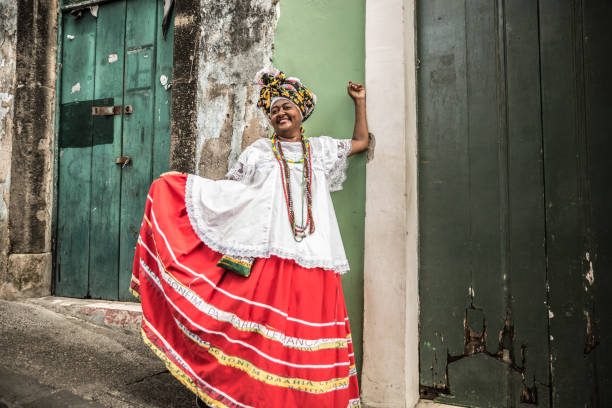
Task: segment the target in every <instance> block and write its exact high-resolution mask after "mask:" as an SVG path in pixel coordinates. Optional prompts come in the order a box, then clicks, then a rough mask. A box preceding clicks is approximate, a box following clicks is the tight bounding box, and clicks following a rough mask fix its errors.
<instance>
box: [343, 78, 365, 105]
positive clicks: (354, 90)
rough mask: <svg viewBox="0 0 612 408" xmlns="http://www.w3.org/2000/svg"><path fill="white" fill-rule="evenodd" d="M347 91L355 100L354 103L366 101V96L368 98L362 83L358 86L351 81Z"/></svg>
mask: <svg viewBox="0 0 612 408" xmlns="http://www.w3.org/2000/svg"><path fill="white" fill-rule="evenodd" d="M347 91H348V94H349V95H350V97H351V98H353V100H354V101H356V100H358V99H365V96H366V92H365V86H363V84H362V83H361V82H360V83H358V84H355V83H353V82H351V81H349V83H348V87H347Z"/></svg>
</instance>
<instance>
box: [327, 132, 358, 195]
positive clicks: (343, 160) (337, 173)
mask: <svg viewBox="0 0 612 408" xmlns="http://www.w3.org/2000/svg"><path fill="white" fill-rule="evenodd" d="M337 143H338V153H337V154H338V158H337V160H336V161H335V162H334V164H333V166H332V168H331V169H330V170H329V175H328V176H327V185H328V186H329V191H339V190H342V183H344V180H346V169H347V167H348V160H347V159H348V156H349V154H351V148H352V147H353V144H352V143H351V139H342V140H338V141H337Z"/></svg>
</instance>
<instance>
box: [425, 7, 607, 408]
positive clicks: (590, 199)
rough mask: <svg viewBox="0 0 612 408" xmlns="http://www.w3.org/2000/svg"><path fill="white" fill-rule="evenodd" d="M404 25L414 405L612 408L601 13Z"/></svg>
mask: <svg viewBox="0 0 612 408" xmlns="http://www.w3.org/2000/svg"><path fill="white" fill-rule="evenodd" d="M417 16H418V58H419V63H420V65H419V68H418V93H419V94H418V99H419V142H418V143H419V144H418V148H419V176H418V177H419V224H420V225H419V241H420V242H419V244H420V254H419V255H420V269H419V298H420V313H421V314H420V345H419V356H420V383H421V398H430V399H436V400H437V401H440V402H445V403H448V404H455V405H460V406H470V407H530V406H533V407H536V406H537V407H558V408H565V407H567V408H575V407H581V408H582V407H584V408H595V407H608V406H612V398H610V397H609V396H608V394H607V392H606V390H607V389H608V388H609V386H610V385H611V383H612V375H611V374H610V373H609V370H608V369H607V367H609V366H610V363H611V361H610V360H611V357H610V356H611V355H612V353H611V352H610V344H611V343H610V339H611V337H612V319H610V318H609V317H607V315H606V313H608V312H609V311H610V296H606V292H607V291H609V290H611V289H612V282H611V280H610V273H608V271H609V269H610V267H611V255H612V245H611V244H612V240H611V238H610V236H611V235H610V232H611V230H612V217H611V216H610V213H611V212H610V209H611V208H612V194H611V191H612V189H611V188H610V186H609V184H610V183H609V178H610V174H612V160H610V157H609V156H610V151H611V150H612V138H611V137H610V135H611V134H612V126H611V123H612V122H611V121H610V117H611V115H612V104H611V103H610V94H612V82H611V81H610V68H609V67H610V64H611V62H612V61H611V60H612V58H611V57H610V52H609V51H610V43H611V42H612V31H611V30H610V29H609V25H610V20H611V19H612V2H610V1H609V0H538V1H534V0H494V1H491V0H465V1H448V0H423V1H419V2H418V13H417Z"/></svg>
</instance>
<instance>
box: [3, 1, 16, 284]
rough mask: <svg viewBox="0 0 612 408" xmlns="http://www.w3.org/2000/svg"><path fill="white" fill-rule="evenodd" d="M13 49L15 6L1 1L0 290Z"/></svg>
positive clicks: (5, 245) (8, 181)
mask: <svg viewBox="0 0 612 408" xmlns="http://www.w3.org/2000/svg"><path fill="white" fill-rule="evenodd" d="M16 46H17V4H16V3H15V2H14V1H13V0H0V287H1V286H2V284H3V283H4V282H5V281H6V280H7V276H6V274H7V269H6V267H7V262H8V244H9V241H8V235H9V233H8V208H9V199H10V194H9V193H10V186H11V146H12V142H13V112H14V97H15V52H16V49H15V48H16Z"/></svg>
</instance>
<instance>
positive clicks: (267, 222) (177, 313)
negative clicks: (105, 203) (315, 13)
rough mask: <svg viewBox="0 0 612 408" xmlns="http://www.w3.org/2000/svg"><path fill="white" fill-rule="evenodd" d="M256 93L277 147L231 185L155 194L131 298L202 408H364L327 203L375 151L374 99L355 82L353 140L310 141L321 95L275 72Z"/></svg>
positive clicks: (343, 262) (254, 151)
mask: <svg viewBox="0 0 612 408" xmlns="http://www.w3.org/2000/svg"><path fill="white" fill-rule="evenodd" d="M257 80H258V83H259V85H260V97H259V101H258V106H259V107H261V108H262V111H263V113H264V115H265V116H266V118H267V119H268V121H269V122H270V124H271V126H272V127H273V129H274V134H273V136H272V137H271V138H270V139H260V140H258V141H256V142H255V143H253V144H252V145H251V146H249V147H248V148H246V149H245V151H244V152H243V153H242V154H241V155H240V157H239V158H238V161H237V162H236V164H235V165H234V166H233V167H232V168H231V169H230V171H229V172H228V173H227V179H228V180H220V181H213V180H209V179H205V178H202V177H198V176H195V175H182V174H180V173H175V172H171V173H166V174H165V175H163V177H162V178H160V179H159V180H156V181H155V182H154V183H153V185H152V186H151V189H150V192H149V197H148V202H147V207H146V211H145V216H144V221H143V223H142V229H141V231H140V236H139V240H138V246H137V248H136V256H135V259H134V269H133V274H134V276H133V279H132V285H131V289H132V290H133V293H134V294H135V295H136V296H140V297H141V300H142V308H143V329H142V334H143V338H144V340H145V342H146V343H147V344H148V345H149V346H150V347H151V349H152V350H153V351H154V352H155V353H156V354H157V355H158V356H159V357H160V358H161V359H162V360H163V361H164V362H165V363H166V365H167V366H168V368H169V370H170V371H171V372H172V373H173V374H174V375H175V376H176V377H177V378H178V379H179V380H181V381H182V382H183V383H184V384H185V385H186V386H187V387H189V388H190V389H191V390H192V391H193V392H194V393H195V394H196V395H197V396H198V397H199V398H201V400H200V404H204V403H206V404H208V405H211V406H215V407H246V406H251V407H266V408H269V407H342V408H345V407H354V406H359V405H360V400H359V390H358V385H357V375H356V374H357V373H356V367H355V354H354V352H353V344H352V339H351V331H350V326H349V322H348V315H347V311H346V305H345V302H344V296H343V293H342V283H341V279H340V277H341V275H342V274H344V273H346V272H348V270H349V264H348V261H347V258H346V255H345V252H344V247H343V245H342V238H341V236H340V231H339V228H338V223H337V221H336V215H335V212H334V207H333V203H332V201H331V196H330V194H329V193H330V191H337V190H340V189H341V188H342V183H343V181H344V180H345V179H346V175H345V171H346V167H347V157H348V156H349V155H350V154H353V153H358V152H360V151H363V150H364V149H365V148H366V146H367V137H368V130H367V123H366V120H365V89H364V88H363V86H362V85H361V84H352V83H350V82H349V87H348V93H349V95H350V96H351V97H352V98H353V99H354V101H355V109H356V114H357V115H356V121H355V130H354V135H353V139H333V138H331V137H328V136H320V137H312V138H309V137H307V135H306V134H305V132H304V129H303V127H302V123H303V122H304V121H306V120H307V119H308V118H309V117H310V115H311V114H312V113H313V111H314V107H315V104H316V96H315V95H314V94H313V93H312V92H311V91H310V90H308V89H307V88H306V87H305V86H304V85H303V84H302V83H301V81H300V80H299V79H297V78H288V77H286V76H285V75H284V74H283V73H282V72H279V71H276V70H269V71H262V72H260V73H259V74H258V76H257Z"/></svg>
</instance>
